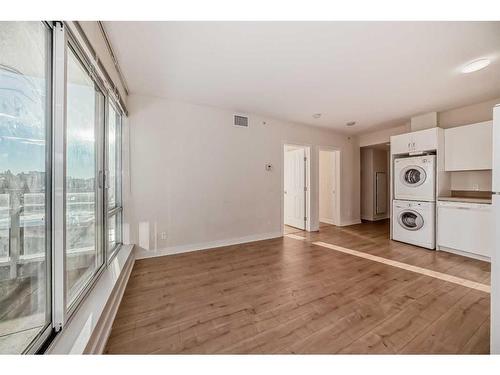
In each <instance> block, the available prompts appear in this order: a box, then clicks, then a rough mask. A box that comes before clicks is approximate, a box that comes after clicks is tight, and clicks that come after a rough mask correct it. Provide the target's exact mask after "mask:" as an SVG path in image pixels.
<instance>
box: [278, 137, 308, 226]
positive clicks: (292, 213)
mask: <svg viewBox="0 0 500 375" xmlns="http://www.w3.org/2000/svg"><path fill="white" fill-rule="evenodd" d="M310 152H311V150H310V147H309V146H305V145H294V144H285V145H284V147H283V221H282V222H283V225H284V229H283V232H284V234H288V233H293V232H296V231H301V230H307V231H310V230H311V225H310V214H309V212H310V202H311V199H310V189H309V186H310Z"/></svg>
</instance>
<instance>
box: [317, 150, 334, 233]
mask: <svg viewBox="0 0 500 375" xmlns="http://www.w3.org/2000/svg"><path fill="white" fill-rule="evenodd" d="M335 157H336V154H335V152H334V151H320V152H319V221H320V222H322V223H328V224H336V223H335V203H336V201H337V197H336V194H337V192H336V191H335V187H336V186H337V185H336V181H335V178H336V172H335V166H336V160H335Z"/></svg>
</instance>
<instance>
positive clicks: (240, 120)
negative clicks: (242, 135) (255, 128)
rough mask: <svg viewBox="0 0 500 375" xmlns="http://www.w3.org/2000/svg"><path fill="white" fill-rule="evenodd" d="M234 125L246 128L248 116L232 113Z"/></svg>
mask: <svg viewBox="0 0 500 375" xmlns="http://www.w3.org/2000/svg"><path fill="white" fill-rule="evenodd" d="M233 125H234V126H241V127H243V128H248V117H245V116H238V115H234V123H233Z"/></svg>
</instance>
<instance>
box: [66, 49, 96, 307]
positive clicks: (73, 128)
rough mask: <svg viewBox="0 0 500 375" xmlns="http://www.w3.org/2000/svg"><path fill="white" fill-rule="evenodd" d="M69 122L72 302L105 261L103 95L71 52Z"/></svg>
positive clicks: (68, 221)
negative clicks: (100, 172)
mask: <svg viewBox="0 0 500 375" xmlns="http://www.w3.org/2000/svg"><path fill="white" fill-rule="evenodd" d="M67 66H68V73H67V74H68V76H67V122H66V124H67V125H66V126H67V129H66V280H67V301H68V304H71V303H72V302H73V301H74V299H75V298H76V297H77V296H78V294H79V293H80V292H81V290H82V289H83V288H84V287H85V286H86V285H87V283H88V282H89V280H91V279H92V277H93V275H94V274H95V272H96V270H97V269H98V268H99V266H100V264H101V262H102V259H101V256H100V251H99V249H100V246H98V236H97V233H98V232H97V224H98V223H97V215H96V212H97V209H98V207H97V184H96V174H97V167H96V166H97V140H98V138H97V137H96V136H97V131H98V130H97V129H98V128H99V127H98V123H99V119H100V118H101V116H100V114H99V113H98V112H99V111H98V109H97V108H100V107H99V103H100V101H101V100H103V98H102V94H100V93H99V92H97V91H96V89H95V86H94V82H93V81H92V79H91V77H90V76H89V74H88V73H87V72H86V71H85V69H84V68H83V66H82V64H81V63H80V61H79V60H78V58H77V57H76V55H75V54H74V53H73V51H72V50H71V49H70V48H68V62H67Z"/></svg>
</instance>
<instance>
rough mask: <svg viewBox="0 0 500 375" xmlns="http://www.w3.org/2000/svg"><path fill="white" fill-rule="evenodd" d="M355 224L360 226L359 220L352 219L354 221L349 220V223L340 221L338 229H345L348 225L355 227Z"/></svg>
mask: <svg viewBox="0 0 500 375" xmlns="http://www.w3.org/2000/svg"><path fill="white" fill-rule="evenodd" d="M355 224H361V220H360V219H354V220H350V221H342V222H341V223H340V225H339V226H340V227H347V226H349V225H355Z"/></svg>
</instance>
